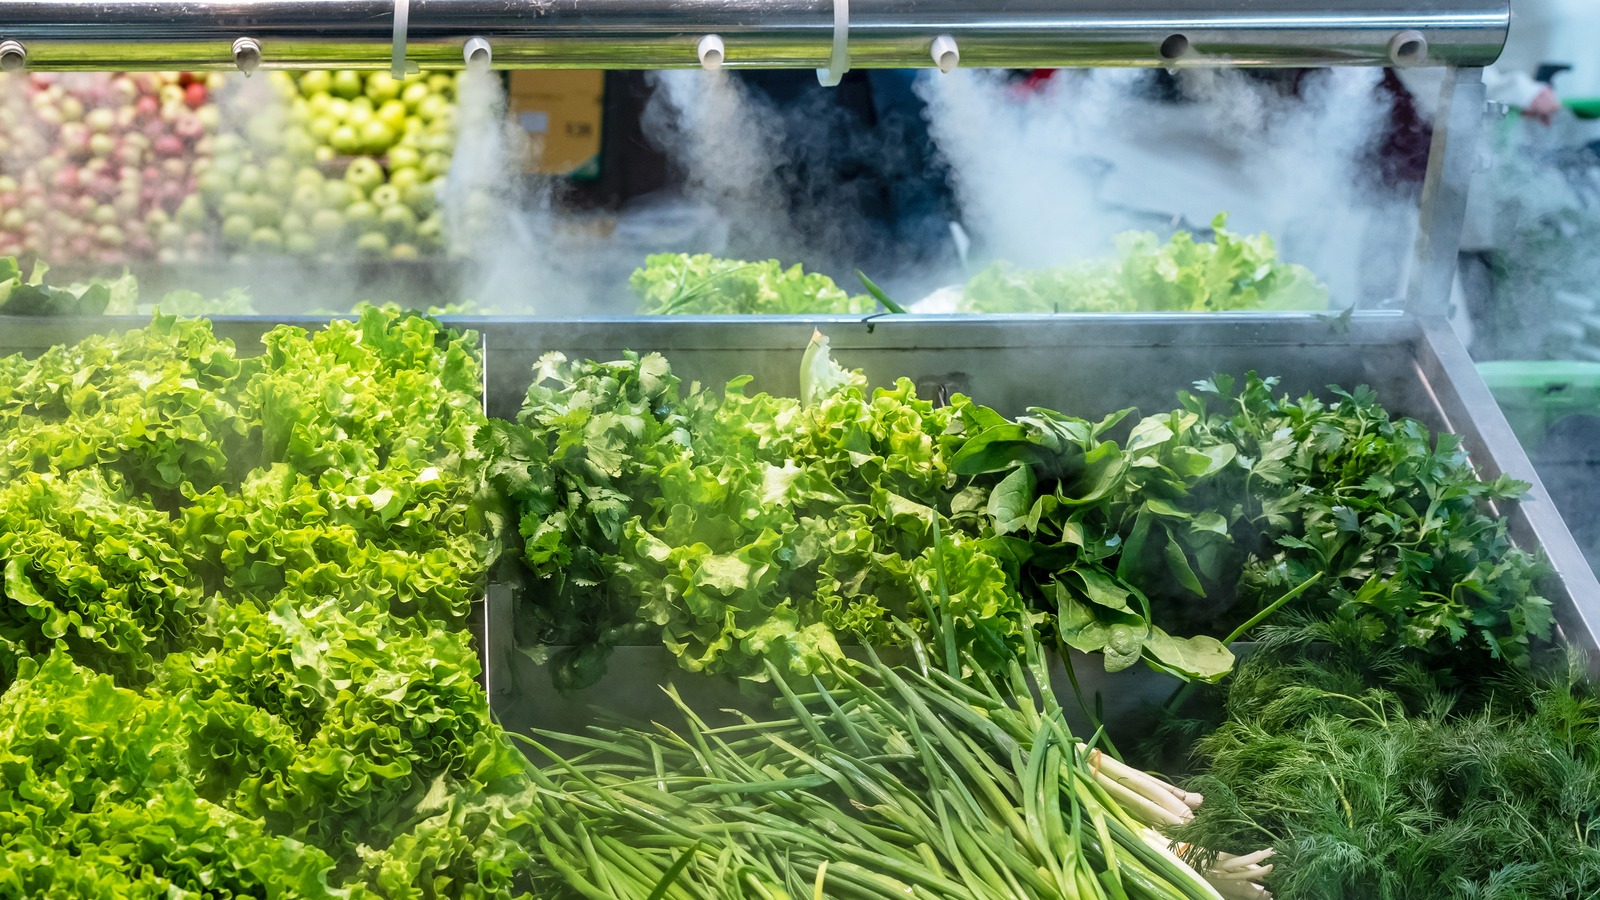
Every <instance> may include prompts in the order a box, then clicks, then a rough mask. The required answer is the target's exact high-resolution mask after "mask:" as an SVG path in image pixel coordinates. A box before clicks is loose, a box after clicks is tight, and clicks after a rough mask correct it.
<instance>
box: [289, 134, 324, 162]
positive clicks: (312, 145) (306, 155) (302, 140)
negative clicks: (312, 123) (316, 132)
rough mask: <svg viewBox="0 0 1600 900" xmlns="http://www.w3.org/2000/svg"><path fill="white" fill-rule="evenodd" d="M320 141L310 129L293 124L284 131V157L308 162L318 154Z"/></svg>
mask: <svg viewBox="0 0 1600 900" xmlns="http://www.w3.org/2000/svg"><path fill="white" fill-rule="evenodd" d="M320 143H322V142H321V141H319V140H318V139H316V138H315V137H312V136H311V132H310V131H308V130H306V129H304V128H301V127H300V126H298V125H294V126H291V127H289V128H287V129H285V130H284V132H283V158H284V159H286V160H288V161H290V162H296V163H298V162H306V161H308V160H310V159H311V158H312V157H314V156H315V155H316V153H317V145H318V144H320Z"/></svg>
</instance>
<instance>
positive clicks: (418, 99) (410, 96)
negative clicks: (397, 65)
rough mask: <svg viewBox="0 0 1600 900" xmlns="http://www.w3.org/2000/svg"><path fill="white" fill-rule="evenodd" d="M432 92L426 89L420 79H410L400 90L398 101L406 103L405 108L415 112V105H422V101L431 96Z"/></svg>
mask: <svg viewBox="0 0 1600 900" xmlns="http://www.w3.org/2000/svg"><path fill="white" fill-rule="evenodd" d="M432 94H433V92H432V91H430V90H428V86H427V85H426V84H424V83H422V82H420V81H410V82H407V84H406V86H405V88H404V89H403V90H402V91H400V102H401V103H404V104H405V105H406V109H408V110H410V111H411V112H416V111H417V107H419V106H421V105H422V101H423V100H426V99H427V98H428V97H430V96H432Z"/></svg>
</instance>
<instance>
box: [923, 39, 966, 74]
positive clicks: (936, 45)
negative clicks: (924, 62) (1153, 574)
mask: <svg viewBox="0 0 1600 900" xmlns="http://www.w3.org/2000/svg"><path fill="white" fill-rule="evenodd" d="M929 55H930V56H932V57H933V64H934V65H936V66H938V67H939V71H941V72H946V73H948V72H951V71H953V70H954V69H955V67H956V66H959V65H961V48H959V47H957V46H956V39H955V38H953V37H951V36H950V35H948V34H941V35H939V36H938V37H936V38H934V39H933V46H932V48H931V50H930V53H929Z"/></svg>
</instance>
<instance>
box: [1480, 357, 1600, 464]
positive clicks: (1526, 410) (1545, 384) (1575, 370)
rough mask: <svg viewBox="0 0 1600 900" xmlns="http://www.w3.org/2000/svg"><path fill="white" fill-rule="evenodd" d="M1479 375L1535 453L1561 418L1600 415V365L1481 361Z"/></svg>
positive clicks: (1524, 442)
mask: <svg viewBox="0 0 1600 900" xmlns="http://www.w3.org/2000/svg"><path fill="white" fill-rule="evenodd" d="M1478 372H1479V373H1480V374H1481V375H1482V376H1483V380H1484V382H1485V383H1487V384H1488V385H1489V390H1490V392H1492V393H1493V394H1494V399H1495V400H1496V401H1498V402H1499V404H1500V409H1501V410H1502V411H1503V412H1504V413H1505V414H1506V419H1507V420H1508V421H1509V422H1510V423H1511V429H1512V430H1513V431H1515V432H1516V433H1517V437H1518V439H1520V440H1521V441H1522V446H1523V447H1524V448H1525V449H1526V450H1527V451H1528V453H1529V454H1530V455H1535V456H1537V455H1538V453H1539V451H1540V450H1541V449H1542V448H1543V447H1544V445H1545V440H1546V437H1547V436H1548V435H1549V434H1550V429H1551V428H1552V427H1554V426H1555V425H1556V423H1558V422H1560V421H1561V420H1563V419H1566V418H1569V417H1571V416H1596V417H1600V362H1581V361H1577V360H1496V361H1493V362H1484V363H1479V364H1478ZM1596 452H1597V453H1600V447H1597V448H1596Z"/></svg>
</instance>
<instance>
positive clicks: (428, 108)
mask: <svg viewBox="0 0 1600 900" xmlns="http://www.w3.org/2000/svg"><path fill="white" fill-rule="evenodd" d="M449 108H450V101H449V100H446V99H445V98H443V97H441V96H439V95H438V94H432V93H430V94H429V95H428V96H426V97H424V98H422V99H421V100H420V101H418V102H417V110H416V112H417V115H419V116H421V117H422V118H423V120H425V121H428V122H432V121H433V120H434V119H437V118H438V117H439V116H440V115H442V114H443V113H444V111H445V110H446V109H449Z"/></svg>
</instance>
